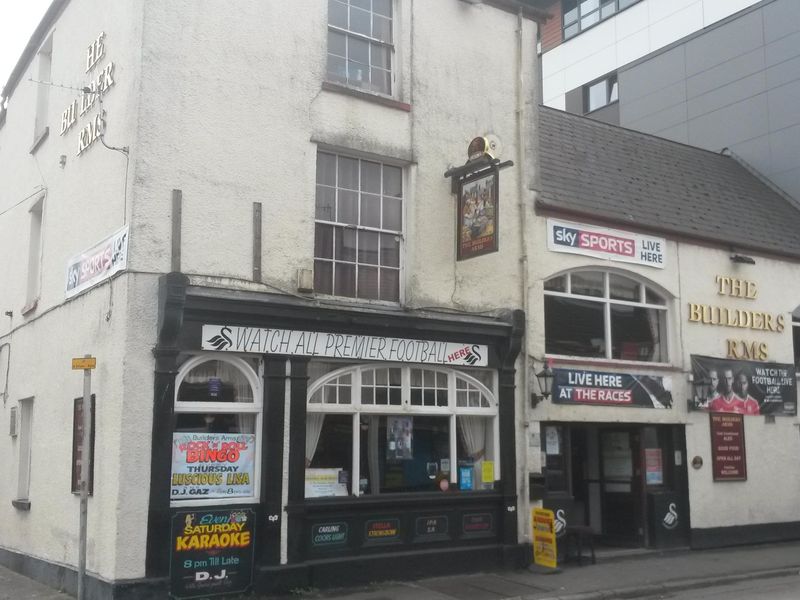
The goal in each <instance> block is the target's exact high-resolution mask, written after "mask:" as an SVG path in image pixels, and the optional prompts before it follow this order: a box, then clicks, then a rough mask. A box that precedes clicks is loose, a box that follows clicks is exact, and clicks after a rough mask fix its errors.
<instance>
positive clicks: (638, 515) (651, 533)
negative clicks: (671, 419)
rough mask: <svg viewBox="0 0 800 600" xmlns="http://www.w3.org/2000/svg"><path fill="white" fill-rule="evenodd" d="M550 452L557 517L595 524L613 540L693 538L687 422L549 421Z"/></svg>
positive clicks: (546, 449) (547, 494)
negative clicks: (691, 530) (690, 535)
mask: <svg viewBox="0 0 800 600" xmlns="http://www.w3.org/2000/svg"><path fill="white" fill-rule="evenodd" d="M542 452H543V454H544V456H545V457H546V464H545V465H544V468H543V475H544V481H543V484H544V505H545V507H548V508H552V509H553V510H555V511H556V519H557V524H558V520H559V516H560V517H561V519H562V521H563V525H562V527H563V526H566V525H588V526H590V527H591V529H592V531H593V532H594V535H595V538H596V540H597V541H598V542H599V543H603V544H606V545H610V546H623V547H645V546H646V547H666V546H680V545H687V544H688V531H689V523H688V514H689V510H688V493H687V481H686V478H687V475H686V441H685V434H684V429H683V427H682V426H677V425H644V424H619V423H615V424H600V423H586V424H578V423H543V424H542ZM559 511H560V512H559ZM662 513H663V514H662Z"/></svg>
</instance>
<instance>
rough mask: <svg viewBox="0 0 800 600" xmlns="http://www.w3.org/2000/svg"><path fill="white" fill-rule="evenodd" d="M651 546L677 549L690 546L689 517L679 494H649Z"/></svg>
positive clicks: (648, 508) (648, 509)
mask: <svg viewBox="0 0 800 600" xmlns="http://www.w3.org/2000/svg"><path fill="white" fill-rule="evenodd" d="M647 513H648V521H649V530H650V546H651V547H653V548H677V547H681V546H688V545H689V538H688V531H689V528H688V525H689V515H688V510H687V509H686V508H685V504H684V502H682V501H681V497H680V495H679V494H678V493H677V492H655V493H650V494H647Z"/></svg>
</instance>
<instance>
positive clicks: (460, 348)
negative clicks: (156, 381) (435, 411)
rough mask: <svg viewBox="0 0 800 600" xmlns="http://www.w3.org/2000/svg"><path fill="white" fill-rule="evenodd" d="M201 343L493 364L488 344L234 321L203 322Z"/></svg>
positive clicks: (260, 350)
mask: <svg viewBox="0 0 800 600" xmlns="http://www.w3.org/2000/svg"><path fill="white" fill-rule="evenodd" d="M202 348H203V350H215V351H217V352H251V353H255V354H284V355H288V356H320V357H324V358H348V359H355V360H379V361H384V362H413V363H427V364H433V365H464V366H469V367H485V366H487V365H488V364H489V361H488V354H489V348H488V346H485V345H483V344H468V343H463V344H462V343H457V342H433V341H429V340H414V339H408V338H393V337H383V336H375V335H351V334H342V333H327V332H322V331H295V330H291V329H265V328H261V327H236V326H232V325H203V344H202Z"/></svg>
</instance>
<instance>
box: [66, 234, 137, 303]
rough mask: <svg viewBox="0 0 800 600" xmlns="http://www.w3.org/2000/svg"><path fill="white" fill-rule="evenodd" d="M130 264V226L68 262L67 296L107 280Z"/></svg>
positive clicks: (69, 296)
mask: <svg viewBox="0 0 800 600" xmlns="http://www.w3.org/2000/svg"><path fill="white" fill-rule="evenodd" d="M127 266H128V226H127V225H126V226H125V227H123V228H122V229H120V230H119V231H117V232H116V233H114V234H113V235H112V236H111V237H109V238H106V239H105V240H103V241H102V242H100V243H98V244H95V245H94V246H92V247H91V248H89V249H88V250H86V251H85V252H82V253H81V254H79V255H78V256H74V257H72V258H71V259H70V260H69V262H68V263H67V291H66V294H67V298H71V297H72V296H74V295H76V294H79V293H80V292H82V291H83V290H86V289H89V288H90V287H92V286H95V285H97V284H98V283H100V282H101V281H105V280H106V279H108V278H109V277H111V276H112V275H114V274H115V273H119V272H120V271H124V270H125V269H126V268H127Z"/></svg>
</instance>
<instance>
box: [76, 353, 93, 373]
mask: <svg viewBox="0 0 800 600" xmlns="http://www.w3.org/2000/svg"><path fill="white" fill-rule="evenodd" d="M96 366H97V359H96V358H95V357H94V356H85V357H82V358H73V359H72V370H73V371H80V370H83V369H94V368H95V367H96Z"/></svg>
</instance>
